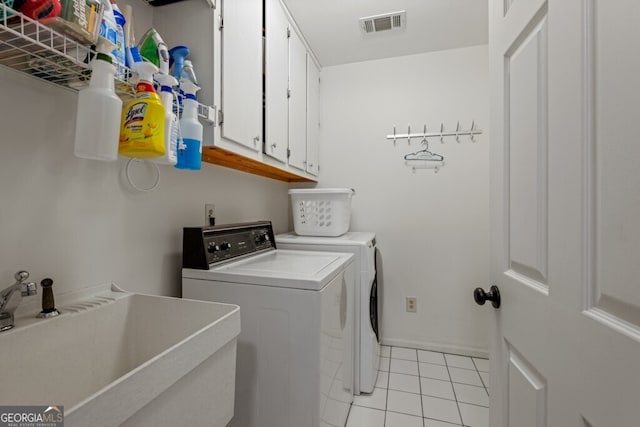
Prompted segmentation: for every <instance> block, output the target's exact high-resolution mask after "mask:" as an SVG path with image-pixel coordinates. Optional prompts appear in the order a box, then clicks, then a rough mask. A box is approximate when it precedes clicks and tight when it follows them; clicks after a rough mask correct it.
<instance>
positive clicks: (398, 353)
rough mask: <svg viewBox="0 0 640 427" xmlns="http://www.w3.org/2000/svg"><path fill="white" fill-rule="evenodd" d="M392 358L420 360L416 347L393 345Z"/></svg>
mask: <svg viewBox="0 0 640 427" xmlns="http://www.w3.org/2000/svg"><path fill="white" fill-rule="evenodd" d="M391 358H392V359H403V360H413V361H414V362H416V361H418V353H417V351H416V349H415V348H404V347H392V348H391Z"/></svg>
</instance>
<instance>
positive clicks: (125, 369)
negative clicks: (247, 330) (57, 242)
mask: <svg viewBox="0 0 640 427" xmlns="http://www.w3.org/2000/svg"><path fill="white" fill-rule="evenodd" d="M36 300H37V301H36ZM39 302H40V301H39V298H31V301H30V302H29V303H27V301H26V300H25V301H23V305H22V306H21V307H20V308H19V310H18V312H17V313H16V322H15V323H16V326H15V327H14V329H12V330H9V331H6V332H2V333H0V361H1V362H0V379H1V380H2V387H0V405H47V406H48V405H52V406H53V405H63V406H64V415H65V416H64V421H65V426H67V427H73V426H78V427H86V426H92V427H101V426H105V427H106V426H119V425H124V426H136V427H138V426H179V425H185V426H186V425H188V426H216V427H217V426H226V425H227V423H228V422H229V421H230V420H231V418H232V417H233V401H234V388H235V368H236V337H237V336H238V334H239V333H240V308H239V307H238V306H235V305H229V304H220V303H211V302H205V301H194V300H185V299H179V298H168V297H160V296H152V295H143V294H134V293H129V292H126V291H124V290H122V289H120V288H118V287H117V286H116V285H105V286H100V287H97V288H92V289H88V290H83V291H79V292H74V293H70V294H68V295H60V296H56V303H57V304H56V305H57V306H58V309H59V310H60V313H61V314H60V316H58V317H55V318H51V319H36V318H35V314H36V313H37V312H38V311H39V308H38V306H39Z"/></svg>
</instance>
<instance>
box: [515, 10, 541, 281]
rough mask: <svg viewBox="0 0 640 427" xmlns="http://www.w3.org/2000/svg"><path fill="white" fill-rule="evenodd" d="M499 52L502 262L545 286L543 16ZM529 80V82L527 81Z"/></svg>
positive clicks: (537, 17) (537, 18) (531, 22)
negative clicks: (504, 197)
mask: <svg viewBox="0 0 640 427" xmlns="http://www.w3.org/2000/svg"><path fill="white" fill-rule="evenodd" d="M527 29H528V30H529V32H528V33H521V34H520V35H519V36H518V37H517V40H516V42H515V43H514V44H512V46H511V47H510V49H509V50H508V52H507V54H506V55H505V58H504V67H505V68H504V76H505V78H504V82H505V109H504V114H505V127H506V129H505V137H504V142H505V146H504V149H505V162H506V163H507V165H506V166H505V177H507V179H506V180H505V181H506V183H505V184H506V187H507V188H506V189H505V190H506V194H507V195H508V197H507V200H505V202H506V205H507V206H505V210H506V212H507V213H508V215H507V219H508V220H507V221H506V224H505V225H506V230H505V231H506V236H507V239H506V240H507V241H506V242H505V243H506V247H507V248H508V250H507V265H508V268H509V269H511V270H513V271H515V272H517V273H519V274H520V275H521V276H526V277H527V278H528V279H529V280H532V281H535V282H537V284H536V285H535V286H534V288H536V289H539V288H541V287H547V286H548V283H547V270H548V223H547V217H548V189H547V180H548V178H547V168H548V165H547V163H548V159H547V137H548V123H547V122H548V120H547V116H548V102H547V56H548V46H547V20H546V16H545V15H542V14H537V15H536V16H535V17H534V19H533V20H531V21H530V22H529V24H528V25H527ZM532 82H533V84H532Z"/></svg>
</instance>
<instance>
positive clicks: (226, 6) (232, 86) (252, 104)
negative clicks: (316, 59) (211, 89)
mask: <svg viewBox="0 0 640 427" xmlns="http://www.w3.org/2000/svg"><path fill="white" fill-rule="evenodd" d="M222 17H223V27H222V52H221V55H222V76H221V78H222V99H221V104H222V105H221V109H222V112H223V114H224V120H223V123H222V126H221V132H222V137H223V138H226V139H229V140H231V141H234V142H237V143H238V144H242V145H244V146H246V147H249V148H251V149H254V150H256V151H259V150H261V149H262V144H261V140H262V0H225V1H223V2H222Z"/></svg>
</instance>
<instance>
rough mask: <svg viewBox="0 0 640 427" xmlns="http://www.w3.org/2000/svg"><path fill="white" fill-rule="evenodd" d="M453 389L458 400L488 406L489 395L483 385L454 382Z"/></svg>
mask: <svg viewBox="0 0 640 427" xmlns="http://www.w3.org/2000/svg"><path fill="white" fill-rule="evenodd" d="M453 389H454V390H455V392H456V400H457V401H458V402H463V403H471V404H474V405H480V406H486V407H487V408H488V407H489V395H488V394H487V391H486V390H485V389H484V387H476V386H473V385H467V384H458V383H454V384H453Z"/></svg>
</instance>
